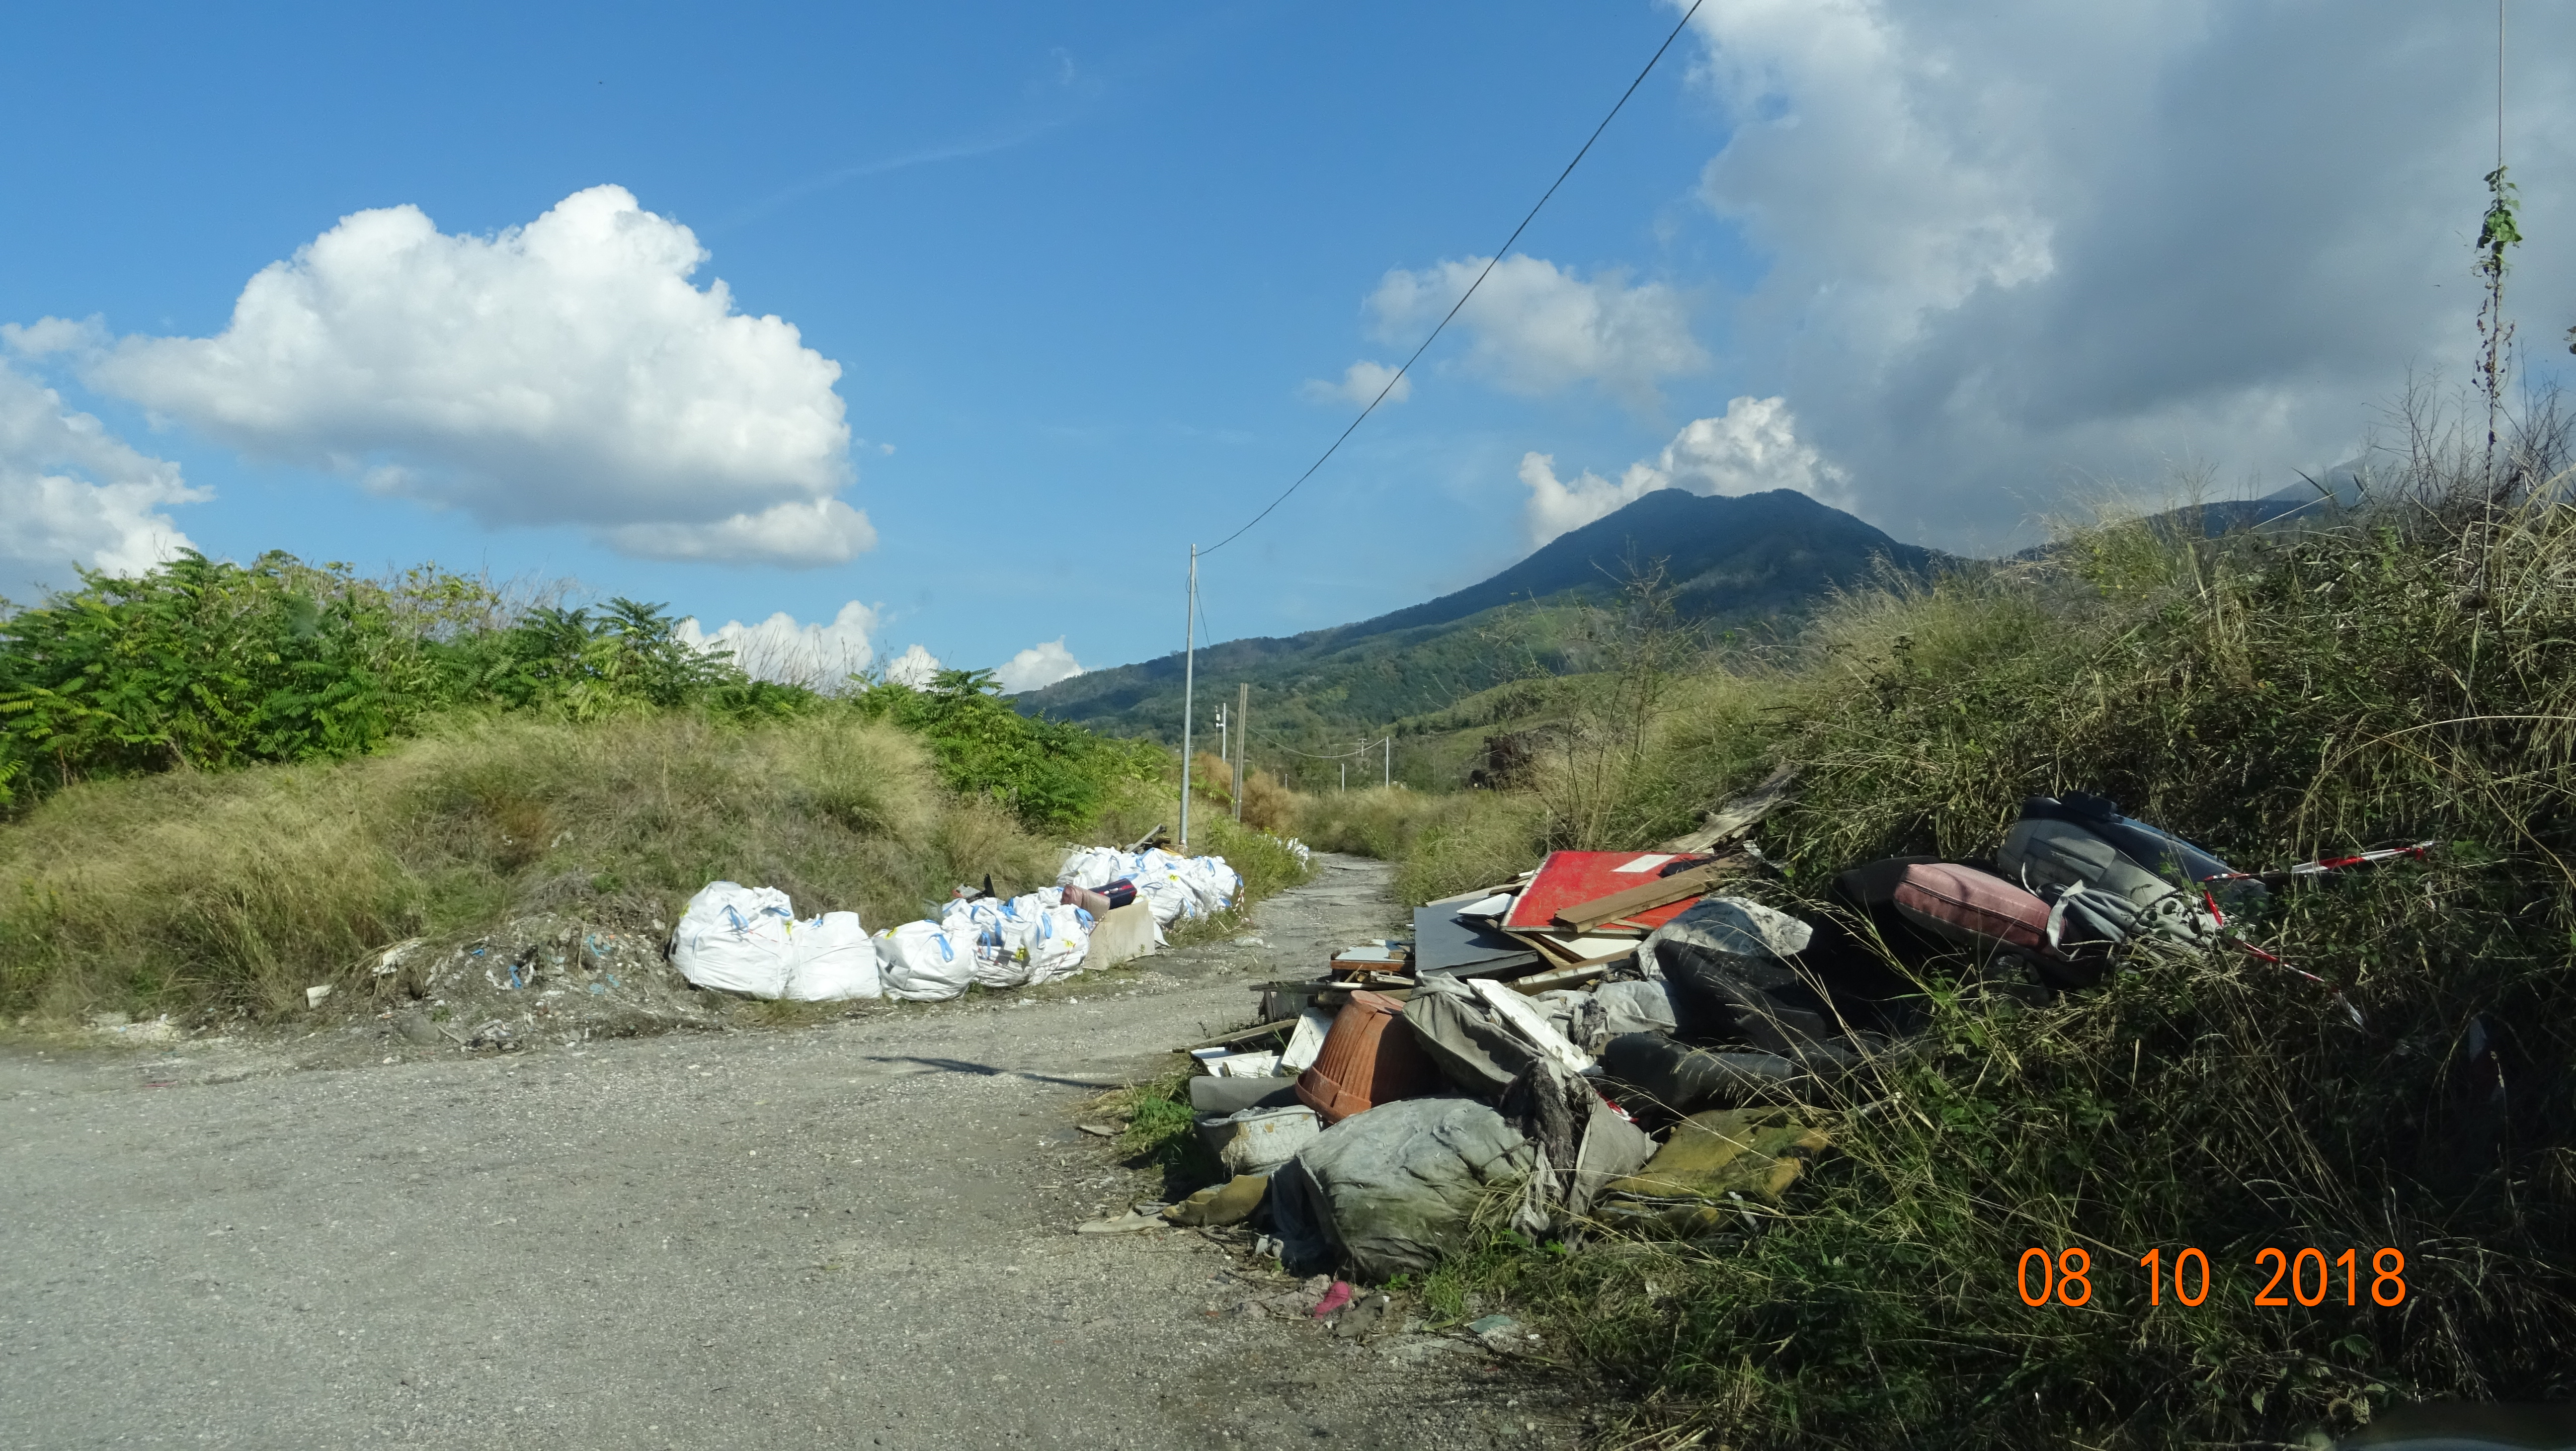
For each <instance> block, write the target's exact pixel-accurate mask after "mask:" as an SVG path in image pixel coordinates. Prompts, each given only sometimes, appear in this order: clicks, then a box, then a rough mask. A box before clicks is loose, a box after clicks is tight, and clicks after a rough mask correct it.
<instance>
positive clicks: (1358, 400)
mask: <svg viewBox="0 0 2576 1451" xmlns="http://www.w3.org/2000/svg"><path fill="white" fill-rule="evenodd" d="M1390 382H1392V383H1393V384H1394V385H1395V386H1394V387H1393V388H1389V387H1388V386H1387V384H1388V383H1390ZM1297 391H1299V392H1300V393H1303V394H1304V395H1305V396H1306V401H1308V402H1310V403H1348V404H1350V405H1352V406H1353V407H1355V408H1366V407H1367V406H1369V405H1370V404H1372V403H1375V402H1376V401H1377V396H1378V395H1379V394H1380V393H1384V394H1385V395H1386V401H1387V402H1389V403H1401V402H1403V401H1404V400H1405V399H1407V398H1410V397H1412V396H1413V375H1412V374H1410V373H1406V374H1398V373H1397V372H1396V371H1395V369H1393V368H1391V367H1389V366H1387V365H1386V364H1384V363H1379V362H1372V361H1370V360H1369V359H1367V358H1362V359H1360V360H1359V361H1358V362H1356V363H1353V364H1351V365H1350V367H1348V368H1346V369H1344V370H1343V372H1342V381H1340V382H1338V383H1327V382H1325V381H1324V380H1323V379H1321V378H1309V379H1307V380H1306V382H1305V385H1304V386H1303V387H1301V388H1299V389H1298V390H1297Z"/></svg>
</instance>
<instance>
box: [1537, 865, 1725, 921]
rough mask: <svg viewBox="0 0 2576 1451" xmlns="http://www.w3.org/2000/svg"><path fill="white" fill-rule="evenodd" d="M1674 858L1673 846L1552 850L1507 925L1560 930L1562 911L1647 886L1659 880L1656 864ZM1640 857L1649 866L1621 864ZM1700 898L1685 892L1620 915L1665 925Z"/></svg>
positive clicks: (1623, 918)
mask: <svg viewBox="0 0 2576 1451" xmlns="http://www.w3.org/2000/svg"><path fill="white" fill-rule="evenodd" d="M1672 859H1673V858H1672V854H1671V853H1669V852H1641V851H1552V852H1549V853H1548V854H1547V860H1545V861H1543V862H1540V863H1539V864H1538V875H1537V876H1536V877H1534V878H1532V879H1531V881H1530V884H1529V885H1528V886H1527V887H1524V888H1522V889H1521V894H1520V896H1519V898H1518V899H1517V900H1515V901H1514V902H1513V903H1512V910H1511V911H1510V912H1508V913H1506V914H1504V916H1503V926H1505V927H1507V928H1512V929H1516V930H1519V931H1523V932H1556V931H1561V930H1562V929H1560V928H1558V927H1557V926H1556V914H1557V913H1559V912H1562V911H1564V910H1565V909H1566V908H1568V907H1580V906H1582V905H1583V904H1584V903H1586V902H1598V901H1600V900H1601V899H1602V898H1604V897H1606V896H1609V895H1610V894H1611V893H1613V892H1624V891H1626V890H1628V889H1629V888H1630V887H1641V886H1644V885H1645V884H1646V883H1648V882H1651V881H1653V880H1655V871H1656V869H1658V868H1660V867H1661V866H1662V865H1663V864H1664V863H1665V862H1668V861H1671V860H1672ZM1636 862H1642V863H1645V864H1646V870H1644V871H1635V872H1623V871H1620V870H1619V868H1621V867H1624V866H1627V865H1629V864H1631V863H1636ZM1698 900H1699V899H1698V898H1697V897H1684V898H1682V899H1681V900H1680V901H1678V902H1667V903H1665V904H1664V905H1663V906H1660V907H1650V908H1648V909H1647V910H1645V911H1643V912H1638V913H1636V914H1634V915H1632V916H1627V917H1622V918H1620V919H1619V920H1620V921H1621V922H1640V923H1643V924H1645V925H1646V926H1648V927H1661V926H1663V925H1664V924H1665V923H1667V922H1670V921H1671V920H1673V919H1674V918H1675V917H1678V916H1680V915H1681V914H1682V913H1683V912H1684V911H1685V910H1687V909H1688V908H1689V907H1690V904H1691V903H1693V902H1696V901H1698Z"/></svg>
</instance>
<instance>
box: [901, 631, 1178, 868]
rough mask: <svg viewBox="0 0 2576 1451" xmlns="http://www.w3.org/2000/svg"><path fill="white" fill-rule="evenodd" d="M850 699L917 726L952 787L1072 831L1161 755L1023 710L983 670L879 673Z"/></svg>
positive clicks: (1028, 819) (1155, 770)
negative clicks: (920, 683)
mask: <svg viewBox="0 0 2576 1451" xmlns="http://www.w3.org/2000/svg"><path fill="white" fill-rule="evenodd" d="M851 704H852V708H854V709H855V710H857V712H858V713H859V714H860V715H862V716H864V717H866V718H867V719H870V720H882V721H885V722H887V723H889V724H891V725H895V726H899V727H901V728H903V729H905V730H908V731H911V732H913V733H915V734H917V735H919V736H920V737H921V738H922V739H923V740H924V741H925V742H927V743H928V745H929V747H930V751H931V756H932V758H933V759H934V760H935V761H937V762H938V765H939V774H940V778H941V779H942V780H944V781H946V782H947V783H948V786H949V788H950V789H951V790H954V791H959V792H963V793H966V794H968V795H980V796H989V797H991V798H992V799H994V800H995V801H998V802H1000V803H1001V804H1002V805H1004V806H1005V807H1007V808H1009V809H1010V810H1011V811H1012V812H1013V813H1014V814H1016V815H1017V816H1018V817H1019V819H1020V820H1021V821H1023V822H1025V823H1027V824H1028V825H1029V826H1030V827H1031V828H1032V829H1035V830H1046V831H1057V832H1071V831H1075V830H1078V829H1080V828H1082V827H1084V826H1087V825H1089V824H1090V822H1091V821H1092V820H1093V819H1094V818H1095V817H1097V816H1098V815H1099V813H1100V810H1101V808H1102V806H1103V805H1105V804H1106V803H1107V802H1108V800H1109V798H1110V795H1111V792H1112V790H1113V788H1114V787H1116V786H1117V785H1118V784H1119V783H1121V782H1131V781H1151V780H1155V779H1158V778H1159V777H1160V776H1161V775H1162V774H1163V773H1164V771H1165V770H1167V769H1169V757H1168V756H1167V755H1166V754H1165V752H1164V751H1163V749H1162V748H1161V747H1159V746H1156V745H1154V744H1152V743H1151V742H1147V741H1126V740H1118V739H1115V738H1112V737H1109V736H1103V735H1099V734H1097V733H1095V732H1093V731H1090V730H1087V729H1085V728H1084V727H1082V726H1078V725H1075V724H1073V723H1071V722H1069V721H1057V720H1047V719H1044V718H1040V717H1032V716H1024V715H1022V714H1020V713H1019V712H1018V711H1016V710H1014V709H1012V708H1011V706H1010V704H1009V703H1008V702H1007V701H1005V700H1003V699H1002V697H1001V686H1000V684H999V683H998V682H997V681H996V680H995V679H994V678H993V672H992V671H990V670H942V671H940V672H939V673H938V675H937V676H935V677H934V678H933V679H932V680H931V682H930V684H929V685H928V686H926V687H923V688H919V689H916V688H914V687H912V686H909V685H905V684H901V683H899V682H896V681H890V680H887V681H878V682H876V683H874V684H872V685H870V686H868V687H867V688H866V689H865V690H862V691H860V692H859V693H858V694H857V695H855V696H854V697H852V699H851Z"/></svg>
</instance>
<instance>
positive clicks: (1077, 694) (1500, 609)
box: [1012, 489, 1947, 738]
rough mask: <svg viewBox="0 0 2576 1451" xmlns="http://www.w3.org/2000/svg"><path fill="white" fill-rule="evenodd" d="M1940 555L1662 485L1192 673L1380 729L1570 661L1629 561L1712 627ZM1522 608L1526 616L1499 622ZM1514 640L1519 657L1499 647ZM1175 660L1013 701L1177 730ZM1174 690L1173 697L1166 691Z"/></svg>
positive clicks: (1222, 652) (1789, 506) (1932, 562)
mask: <svg viewBox="0 0 2576 1451" xmlns="http://www.w3.org/2000/svg"><path fill="white" fill-rule="evenodd" d="M1946 557H1947V556H1944V555H1941V554H1940V553H1938V552H1937V551H1934V550H1931V549H1927V548H1924V547H1923V546H1920V545H1913V544H1906V543H1903V542H1902V541H1899V540H1897V539H1895V538H1893V537H1891V536H1889V535H1888V534H1886V533H1885V532H1884V531H1882V530H1880V529H1878V528H1876V527H1875V526H1873V525H1870V524H1868V523H1866V522H1864V521H1862V520H1860V519H1858V518H1855V517H1853V516H1852V515H1850V514H1847V513H1844V512H1843V511H1842V510H1839V509H1836V508H1833V507H1831V506H1830V505H1826V504H1822V503H1819V502H1817V501H1816V500H1814V499H1812V498H1809V497H1808V496H1807V495H1805V494H1802V493H1799V492H1797V491H1795V490H1791V489H1773V490H1769V491H1766V492H1763V493H1757V494H1743V495H1701V494H1693V493H1690V492H1688V491H1686V490H1681V489H1658V490H1656V491H1654V492H1653V493H1649V494H1646V495H1644V496H1642V497H1640V498H1638V499H1635V500H1632V501H1631V502H1630V503H1628V504H1627V505H1626V506H1624V507H1623V508H1620V509H1618V510H1616V511H1614V512H1612V513H1610V514H1606V515H1604V516H1602V517H1601V518H1599V519H1595V520H1592V521H1591V522H1589V523H1587V524H1584V525H1582V526H1580V527H1578V528H1575V529H1570V530H1567V531H1566V532H1565V533H1563V534H1560V535H1558V536H1557V537H1556V538H1554V539H1552V540H1550V541H1548V542H1547V543H1546V544H1543V545H1541V546H1540V547H1539V548H1537V549H1535V550H1532V551H1531V552H1530V553H1529V554H1528V555H1527V556H1525V557H1524V558H1522V559H1521V560H1519V561H1518V562H1516V563H1514V564H1512V565H1509V566H1507V567H1505V568H1504V569H1501V570H1499V571H1497V572H1495V573H1494V574H1493V575H1491V576H1489V577H1487V578H1486V579H1483V580H1480V581H1478V582H1477V583H1475V584H1472V585H1468V586H1466V587H1465V588H1463V589H1457V590H1452V591H1450V592H1449V593H1447V594H1444V595H1440V596H1437V597H1436V598H1433V599H1429V600H1425V601H1423V602H1422V603H1420V604H1416V605H1407V606H1405V607H1403V608H1401V609H1396V610H1390V611H1387V612H1386V613H1384V614H1380V615H1375V616H1372V617H1370V618H1367V619H1363V620H1356V621H1353V622H1351V623H1349V624H1344V625H1332V626H1327V627H1324V628H1322V629H1316V630H1308V631H1304V632H1301V633H1299V634H1296V635H1289V636H1276V635H1267V636H1246V637H1241V638H1238V639H1234V640H1227V641H1222V642H1218V643H1214V644H1210V645H1206V646H1202V647H1201V648H1200V650H1199V652H1198V665H1197V673H1198V676H1199V680H1200V683H1201V685H1202V686H1203V687H1205V692H1204V693H1206V694H1208V695H1209V696H1210V703H1209V704H1208V705H1207V706H1205V707H1203V708H1204V709H1208V710H1213V708H1214V696H1215V695H1217V694H1223V695H1226V696H1229V697H1230V696H1231V694H1232V687H1233V686H1234V685H1235V684H1236V683H1237V682H1238V681H1242V682H1248V683H1250V684H1252V685H1254V686H1255V687H1256V695H1258V696H1260V697H1263V698H1264V699H1263V702H1262V703H1263V704H1264V705H1265V706H1268V707H1270V712H1266V714H1268V717H1269V719H1270V720H1271V721H1273V722H1280V716H1279V715H1278V714H1277V713H1276V712H1277V711H1278V709H1279V707H1281V706H1282V705H1290V706H1291V709H1290V710H1289V712H1288V715H1289V719H1288V720H1287V721H1285V722H1280V723H1282V724H1286V725H1288V726H1290V727H1292V728H1305V729H1309V730H1312V729H1317V728H1332V727H1340V726H1362V727H1367V726H1383V725H1384V724H1385V723H1386V722H1387V721H1389V720H1393V719H1397V718H1400V717H1403V716H1407V715H1414V714H1419V713H1421V712H1422V711H1424V710H1428V709H1439V708H1441V707H1443V706H1445V705H1447V704H1448V703H1449V702H1450V701H1452V700H1455V699H1457V698H1459V697H1461V696H1465V695H1468V694H1472V693H1474V692H1475V691H1477V690H1482V689H1485V688H1488V687H1490V686H1492V685H1496V684H1499V683H1501V682H1502V681H1503V680H1504V679H1508V678H1511V676H1512V675H1513V674H1514V673H1530V672H1532V671H1533V670H1534V671H1536V672H1537V673H1561V671H1562V670H1563V669H1565V668H1567V667H1568V666H1569V665H1571V664H1574V663H1576V661H1575V658H1574V655H1573V654H1572V653H1570V652H1569V650H1568V649H1567V648H1565V644H1564V641H1563V640H1562V639H1560V638H1558V637H1559V636H1560V635H1561V634H1562V631H1560V630H1553V629H1551V622H1550V619H1549V611H1551V610H1557V611H1560V612H1561V611H1563V610H1564V609H1566V608H1567V607H1570V606H1574V605H1577V604H1581V603H1585V602H1597V601H1598V600H1600V599H1602V598H1604V597H1606V596H1608V595H1609V594H1611V593H1613V592H1615V591H1616V590H1617V589H1618V588H1619V587H1620V584H1621V583H1622V581H1623V579H1624V578H1625V575H1624V571H1626V570H1628V569H1629V568H1631V567H1632V566H1636V567H1643V566H1649V565H1652V564H1658V563H1659V564H1661V565H1662V567H1663V569H1664V582H1665V584H1666V585H1667V586H1668V587H1669V588H1670V589H1671V590H1672V591H1673V601H1674V607H1675V610H1676V611H1677V612H1678V613H1679V614H1681V615H1682V616H1684V617H1685V618H1687V619H1690V620H1694V621H1698V622H1702V623H1706V624H1709V625H1712V626H1741V625H1754V624H1759V623H1764V622H1773V621H1781V620H1784V619H1786V618H1788V617H1793V616H1797V615H1802V614H1804V613H1806V612H1807V611H1808V610H1810V609H1812V608H1813V607H1814V605H1815V604H1816V603H1817V602H1818V601H1819V600H1821V599H1822V598H1823V597H1824V596H1825V595H1826V594H1827V593H1828V592H1829V591H1830V590H1831V589H1832V588H1834V587H1835V586H1837V585H1851V584H1857V583H1859V582H1860V581H1861V580H1863V579H1864V578H1866V577H1868V576H1870V575H1871V574H1873V573H1875V572H1877V571H1879V570H1882V569H1890V568H1892V569H1895V570H1898V571H1900V572H1905V573H1917V574H1919V573H1923V572H1926V571H1929V570H1930V569H1932V568H1934V567H1936V566H1937V565H1938V564H1939V563H1940V562H1941V561H1942V560H1943V559H1945V558H1946ZM1515 607H1518V609H1519V610H1520V611H1523V612H1526V614H1527V616H1528V617H1529V618H1526V619H1511V618H1506V617H1507V616H1509V615H1511V614H1513V612H1514V610H1515ZM1506 635H1509V636H1513V637H1514V638H1515V642H1516V643H1517V644H1519V645H1525V646H1526V647H1527V648H1526V649H1525V650H1523V651H1521V652H1520V653H1522V654H1525V655H1526V656H1527V659H1525V660H1522V659H1509V658H1505V657H1507V656H1509V655H1511V654H1512V653H1513V652H1511V651H1508V650H1503V649H1498V648H1497V644H1498V640H1499V639H1500V638H1501V637H1503V636H1506ZM1181 676H1182V658H1181V655H1180V653H1179V652H1177V651H1175V652H1173V653H1171V654H1168V655H1163V656H1158V657H1156V658H1154V659H1151V660H1143V661H1137V662H1134V663H1132V664H1127V665H1118V666H1112V667H1109V668H1107V669H1105V670H1094V671H1086V672H1084V673H1083V674H1081V675H1077V676H1073V677H1071V678H1069V679H1066V680H1062V681H1058V682H1056V683H1055V684H1053V685H1049V686H1045V687H1042V688H1040V689H1037V690H1031V691H1026V692H1023V693H1021V694H1019V695H1017V696H1014V697H1012V700H1013V703H1014V704H1015V705H1017V706H1018V707H1019V708H1020V709H1021V710H1023V711H1026V712H1029V713H1032V714H1036V713H1044V714H1048V715H1052V716H1056V717H1058V718H1061V719H1067V720H1075V721H1080V722H1083V723H1085V724H1089V725H1093V726H1095V727H1098V728H1102V729H1108V730H1117V731H1125V732H1129V733H1134V734H1141V735H1151V736H1155V737H1157V738H1165V737H1173V736H1176V735H1177V734H1178V731H1177V726H1176V725H1175V723H1174V722H1175V719H1176V718H1177V716H1178V715H1179V699H1178V697H1179V694H1180V690H1181V683H1182V682H1181ZM1166 696H1168V697H1170V699H1168V700H1166V699H1165V697H1166Z"/></svg>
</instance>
